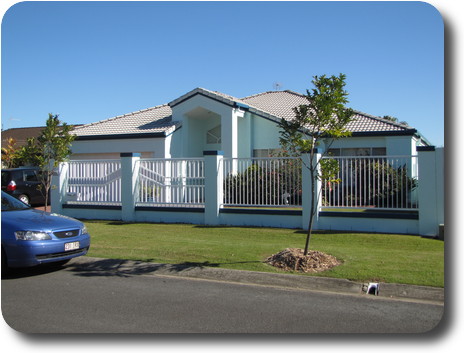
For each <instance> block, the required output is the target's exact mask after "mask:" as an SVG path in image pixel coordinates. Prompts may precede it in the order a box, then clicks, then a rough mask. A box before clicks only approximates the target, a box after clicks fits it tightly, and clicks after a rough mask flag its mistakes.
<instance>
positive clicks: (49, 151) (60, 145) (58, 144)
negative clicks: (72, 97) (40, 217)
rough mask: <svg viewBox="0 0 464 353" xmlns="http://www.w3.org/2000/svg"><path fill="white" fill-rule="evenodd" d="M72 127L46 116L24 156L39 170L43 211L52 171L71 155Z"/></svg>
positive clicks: (54, 117) (55, 117)
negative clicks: (43, 126)
mask: <svg viewBox="0 0 464 353" xmlns="http://www.w3.org/2000/svg"><path fill="white" fill-rule="evenodd" d="M71 129H72V126H70V125H67V124H66V123H64V122H62V121H60V119H59V118H58V115H53V114H48V119H47V124H46V126H45V128H44V129H43V130H42V132H41V134H40V136H39V137H38V138H37V142H36V143H34V142H35V141H33V140H30V141H28V142H29V143H28V146H27V148H26V151H25V154H26V155H27V156H28V158H29V159H30V160H31V161H33V164H34V165H36V166H38V167H39V168H40V172H41V173H40V175H39V179H40V181H41V183H42V185H41V186H42V187H41V191H42V193H43V194H44V197H45V210H47V208H48V195H49V192H50V189H51V183H52V175H53V170H54V169H55V168H56V167H58V165H59V164H60V163H61V162H64V161H65V160H66V159H67V158H68V156H69V155H70V154H71V148H70V147H71V143H72V141H74V138H75V136H74V135H72V134H71V133H70V131H71Z"/></svg>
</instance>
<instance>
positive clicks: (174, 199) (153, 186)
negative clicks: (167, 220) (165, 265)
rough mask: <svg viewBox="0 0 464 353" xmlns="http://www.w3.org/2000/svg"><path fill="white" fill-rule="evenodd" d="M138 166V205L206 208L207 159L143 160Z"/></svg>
mask: <svg viewBox="0 0 464 353" xmlns="http://www.w3.org/2000/svg"><path fill="white" fill-rule="evenodd" d="M138 164H139V165H138V168H136V170H138V179H137V199H136V202H137V203H136V205H137V206H150V205H151V206H177V207H179V206H180V207H181V206H188V207H194V206H196V207H201V206H204V202H205V174H204V160H203V159H141V160H139V161H138Z"/></svg>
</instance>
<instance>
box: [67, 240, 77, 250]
mask: <svg viewBox="0 0 464 353" xmlns="http://www.w3.org/2000/svg"><path fill="white" fill-rule="evenodd" d="M76 249H79V242H78V241H73V242H72V243H65V244H64V251H70V250H76Z"/></svg>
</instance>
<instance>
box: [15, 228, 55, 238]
mask: <svg viewBox="0 0 464 353" xmlns="http://www.w3.org/2000/svg"><path fill="white" fill-rule="evenodd" d="M15 237H16V239H17V240H50V239H51V238H52V237H51V236H50V234H48V233H45V232H35V231H31V230H27V231H18V232H15Z"/></svg>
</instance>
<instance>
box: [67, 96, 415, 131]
mask: <svg viewBox="0 0 464 353" xmlns="http://www.w3.org/2000/svg"><path fill="white" fill-rule="evenodd" d="M197 94H200V95H203V96H206V97H209V98H211V99H214V100H216V101H219V102H222V103H224V104H227V105H230V106H241V107H244V108H246V109H248V110H249V111H250V112H252V113H254V114H257V115H261V116H264V117H265V118H268V119H271V120H274V121H280V119H281V118H285V119H291V118H292V117H293V116H294V113H293V108H294V107H296V106H298V105H301V104H306V102H307V100H306V97H305V96H304V95H302V94H299V93H296V92H292V91H270V92H264V93H260V94H256V95H252V96H248V97H245V98H241V99H239V98H236V97H233V96H230V95H227V94H224V93H221V92H215V91H210V90H207V89H204V88H195V89H194V90H192V91H190V92H188V93H186V94H184V95H182V96H180V97H179V98H177V99H175V100H173V101H171V102H170V103H168V104H164V105H160V106H156V107H153V108H149V109H145V110H140V111H137V112H133V113H129V114H125V115H121V116H116V117H114V118H111V119H107V120H102V121H99V122H96V123H91V124H87V125H83V126H80V127H78V128H76V129H75V130H74V133H75V134H76V135H77V136H78V137H81V136H82V137H84V136H89V137H90V136H93V137H97V136H102V135H127V134H153V133H156V134H161V135H163V134H169V133H171V132H173V131H175V129H176V128H178V127H179V126H180V123H179V122H177V121H173V120H172V110H171V107H174V106H176V105H177V104H180V103H182V102H183V101H185V100H187V99H189V98H190V97H193V96H194V95H197ZM347 128H348V130H350V131H351V132H352V133H361V134H363V133H389V132H396V133H398V132H399V133H401V132H404V133H410V132H415V131H416V130H414V129H413V128H411V127H409V126H405V125H401V124H397V123H394V122H391V121H388V120H385V119H382V118H380V117H376V116H372V115H369V114H365V113H362V112H358V111H356V115H355V116H354V119H353V121H352V122H351V123H349V124H348V126H347Z"/></svg>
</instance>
